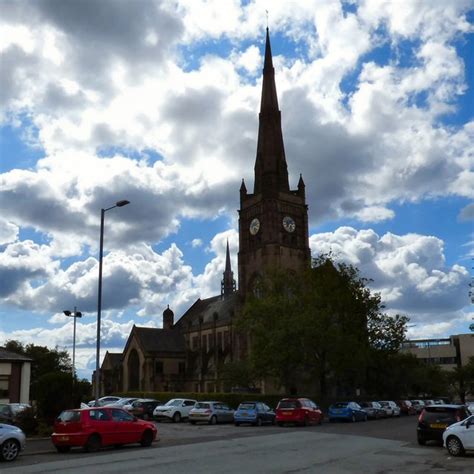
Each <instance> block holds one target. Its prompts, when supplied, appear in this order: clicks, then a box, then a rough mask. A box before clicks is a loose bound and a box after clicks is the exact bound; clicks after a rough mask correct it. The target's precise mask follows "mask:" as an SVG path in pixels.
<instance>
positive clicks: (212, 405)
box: [189, 401, 234, 425]
mask: <svg viewBox="0 0 474 474" xmlns="http://www.w3.org/2000/svg"><path fill="white" fill-rule="evenodd" d="M233 421H234V410H232V409H231V408H229V406H228V405H226V404H225V403H223V402H218V401H209V402H197V403H196V405H194V408H191V411H190V412H189V422H190V423H191V424H193V425H194V424H196V423H198V422H205V423H209V424H210V425H215V424H216V423H232V422H233Z"/></svg>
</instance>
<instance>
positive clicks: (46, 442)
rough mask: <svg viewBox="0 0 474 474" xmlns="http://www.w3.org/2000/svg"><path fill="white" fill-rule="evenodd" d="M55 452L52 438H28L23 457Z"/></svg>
mask: <svg viewBox="0 0 474 474" xmlns="http://www.w3.org/2000/svg"><path fill="white" fill-rule="evenodd" d="M52 452H55V449H54V446H53V443H51V438H50V437H47V438H26V445H25V451H24V452H23V453H22V455H23V456H28V455H32V454H43V453H52Z"/></svg>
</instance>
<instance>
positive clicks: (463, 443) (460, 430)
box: [443, 416, 474, 456]
mask: <svg viewBox="0 0 474 474" xmlns="http://www.w3.org/2000/svg"><path fill="white" fill-rule="evenodd" d="M443 444H444V446H446V448H447V450H448V453H449V454H451V456H462V455H463V454H464V452H465V450H466V449H467V450H471V449H474V416H470V417H469V418H466V419H465V420H463V421H458V422H457V423H454V424H452V425H450V426H448V427H447V428H446V429H445V430H444V432H443Z"/></svg>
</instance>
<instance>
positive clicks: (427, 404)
mask: <svg viewBox="0 0 474 474" xmlns="http://www.w3.org/2000/svg"><path fill="white" fill-rule="evenodd" d="M423 401H424V402H425V407H427V406H429V405H439V403H438V404H437V403H436V402H435V401H434V400H423Z"/></svg>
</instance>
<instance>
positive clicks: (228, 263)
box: [225, 239, 231, 272]
mask: <svg viewBox="0 0 474 474" xmlns="http://www.w3.org/2000/svg"><path fill="white" fill-rule="evenodd" d="M225 271H226V272H228V271H229V272H230V271H231V268H230V252H229V239H227V249H226V254H225Z"/></svg>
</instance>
